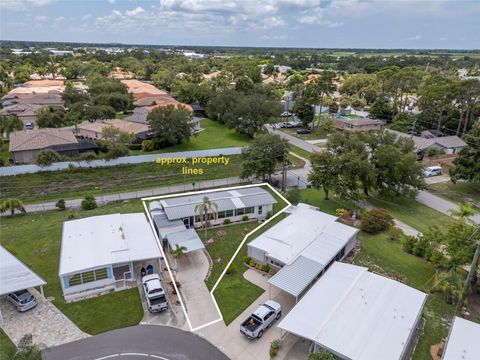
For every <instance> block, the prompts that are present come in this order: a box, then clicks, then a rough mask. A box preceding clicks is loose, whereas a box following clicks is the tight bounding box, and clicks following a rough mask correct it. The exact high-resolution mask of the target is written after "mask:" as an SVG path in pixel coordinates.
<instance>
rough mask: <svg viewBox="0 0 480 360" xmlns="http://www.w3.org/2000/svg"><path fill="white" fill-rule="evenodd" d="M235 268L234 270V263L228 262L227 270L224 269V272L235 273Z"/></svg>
mask: <svg viewBox="0 0 480 360" xmlns="http://www.w3.org/2000/svg"><path fill="white" fill-rule="evenodd" d="M235 270H236V268H235V265H234V264H230V266H229V267H228V269H227V271H226V274H227V275H230V274H233V273H235Z"/></svg>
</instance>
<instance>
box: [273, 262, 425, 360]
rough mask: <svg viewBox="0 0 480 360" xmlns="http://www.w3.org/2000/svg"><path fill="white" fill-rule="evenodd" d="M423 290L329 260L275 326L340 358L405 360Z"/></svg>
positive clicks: (417, 324) (412, 342) (419, 315)
mask: <svg viewBox="0 0 480 360" xmlns="http://www.w3.org/2000/svg"><path fill="white" fill-rule="evenodd" d="M426 299H427V294H425V293H423V292H421V291H418V290H416V289H413V288H411V287H409V286H407V285H404V284H402V283H400V282H398V281H395V280H392V279H389V278H386V277H383V276H380V275H377V274H374V273H371V272H369V271H368V269H367V268H365V267H360V266H356V265H350V264H345V263H340V262H335V263H334V264H333V265H332V266H331V267H330V269H329V270H328V271H327V273H326V274H325V275H324V276H323V277H322V278H320V279H319V280H318V281H317V283H316V284H315V285H313V287H312V288H311V289H310V290H309V291H308V292H307V294H306V295H305V296H304V297H303V298H302V299H301V300H300V301H299V302H298V303H297V304H296V305H295V307H294V308H293V309H292V310H291V311H290V312H289V313H288V314H287V315H286V316H285V318H284V319H283V320H282V321H281V322H280V323H279V324H278V327H279V328H280V329H282V330H283V331H286V332H288V333H290V334H294V335H296V336H299V337H301V338H304V339H307V340H310V341H311V342H312V348H313V351H318V350H320V349H324V350H327V351H328V352H330V353H332V354H333V355H335V356H336V357H338V358H340V359H345V360H373V359H382V360H406V359H410V357H411V353H412V351H413V348H414V345H415V343H416V339H417V337H418V333H419V328H420V327H421V325H422V311H423V307H424V305H425V301H426Z"/></svg>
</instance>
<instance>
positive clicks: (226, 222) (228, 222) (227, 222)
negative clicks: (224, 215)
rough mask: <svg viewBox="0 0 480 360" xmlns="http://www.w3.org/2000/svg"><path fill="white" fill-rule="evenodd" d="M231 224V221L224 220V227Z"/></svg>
mask: <svg viewBox="0 0 480 360" xmlns="http://www.w3.org/2000/svg"><path fill="white" fill-rule="evenodd" d="M231 222H232V221H231V220H230V219H225V220H223V224H224V225H228V224H230V223H231Z"/></svg>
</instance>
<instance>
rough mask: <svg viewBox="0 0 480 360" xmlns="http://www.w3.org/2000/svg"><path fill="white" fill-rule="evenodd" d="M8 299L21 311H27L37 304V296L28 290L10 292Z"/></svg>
mask: <svg viewBox="0 0 480 360" xmlns="http://www.w3.org/2000/svg"><path fill="white" fill-rule="evenodd" d="M7 300H8V301H10V302H11V303H12V304H13V306H15V308H16V309H17V311H19V312H25V311H27V310H30V309H33V308H34V307H35V306H37V300H36V299H35V296H33V295H32V293H31V292H30V291H28V290H20V291H16V292H14V293H11V294H8V295H7Z"/></svg>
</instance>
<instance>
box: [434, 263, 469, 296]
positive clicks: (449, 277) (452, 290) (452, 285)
mask: <svg viewBox="0 0 480 360" xmlns="http://www.w3.org/2000/svg"><path fill="white" fill-rule="evenodd" d="M433 290H435V291H440V292H443V293H445V295H446V301H447V304H453V303H454V301H461V299H462V291H463V280H462V278H461V277H460V276H459V275H458V274H457V272H456V271H455V270H450V271H448V272H441V273H440V274H438V276H437V278H436V279H435V283H434V284H433Z"/></svg>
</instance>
